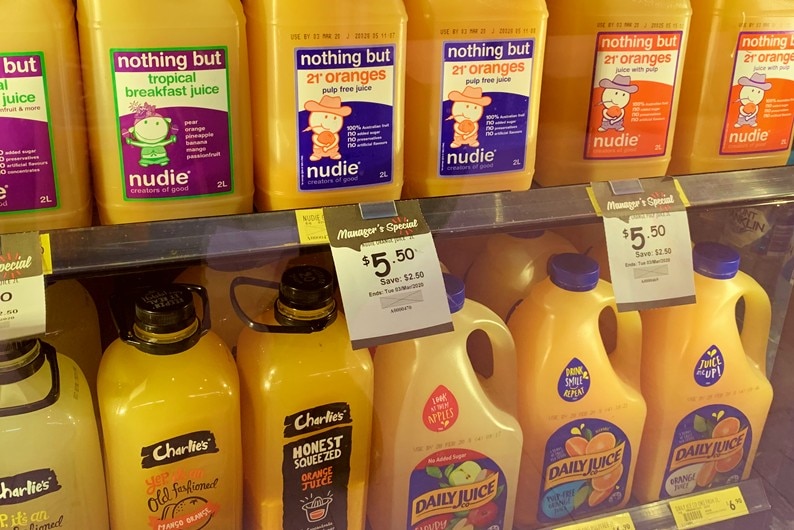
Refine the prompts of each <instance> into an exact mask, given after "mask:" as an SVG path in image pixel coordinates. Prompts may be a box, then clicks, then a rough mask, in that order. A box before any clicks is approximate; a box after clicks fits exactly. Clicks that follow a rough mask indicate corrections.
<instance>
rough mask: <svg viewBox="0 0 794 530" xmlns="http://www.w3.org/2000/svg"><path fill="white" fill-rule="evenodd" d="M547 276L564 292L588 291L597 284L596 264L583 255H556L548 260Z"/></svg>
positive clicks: (569, 253)
mask: <svg viewBox="0 0 794 530" xmlns="http://www.w3.org/2000/svg"><path fill="white" fill-rule="evenodd" d="M549 276H550V277H551V281H552V282H553V283H554V285H556V286H558V287H561V288H563V289H565V290H566V291H575V292H583V291H590V290H592V289H595V286H596V285H597V284H598V262H597V261H596V260H594V259H593V258H591V257H589V256H585V255H584V254H574V253H571V252H568V253H565V254H557V255H555V256H553V257H552V258H551V259H550V260H549Z"/></svg>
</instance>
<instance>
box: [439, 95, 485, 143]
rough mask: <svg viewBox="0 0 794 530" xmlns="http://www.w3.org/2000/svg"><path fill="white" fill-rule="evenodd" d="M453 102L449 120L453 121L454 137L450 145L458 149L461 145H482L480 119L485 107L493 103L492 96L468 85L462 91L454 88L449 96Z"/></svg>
mask: <svg viewBox="0 0 794 530" xmlns="http://www.w3.org/2000/svg"><path fill="white" fill-rule="evenodd" d="M447 97H448V98H449V100H450V101H451V102H452V107H451V108H450V115H449V116H448V117H447V118H446V119H447V120H454V121H453V137H452V143H450V144H449V146H450V147H452V148H453V149H456V148H458V147H460V146H461V145H468V146H471V147H478V146H479V145H480V141H479V139H478V137H479V134H478V133H479V131H480V126H479V123H478V122H479V121H480V118H482V115H483V112H484V111H485V107H486V106H488V105H490V104H491V97H490V96H484V95H483V93H482V89H481V88H474V87H472V86H467V87H466V88H464V89H463V91H462V92H459V91H457V90H453V91H452V92H450V93H449V95H448V96H447Z"/></svg>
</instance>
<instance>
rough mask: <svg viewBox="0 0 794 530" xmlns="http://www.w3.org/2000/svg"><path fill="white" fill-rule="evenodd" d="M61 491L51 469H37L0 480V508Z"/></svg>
mask: <svg viewBox="0 0 794 530" xmlns="http://www.w3.org/2000/svg"><path fill="white" fill-rule="evenodd" d="M59 489H61V485H60V484H58V477H57V476H56V475H55V471H53V470H52V469H37V470H35V471H28V472H26V473H21V474H19V475H14V476H12V477H3V478H0V506H4V505H9V504H19V503H23V502H27V501H29V500H32V499H36V498H38V497H42V496H44V495H47V494H48V493H53V492H55V491H58V490H59Z"/></svg>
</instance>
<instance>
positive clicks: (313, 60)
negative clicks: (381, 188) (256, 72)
mask: <svg viewBox="0 0 794 530" xmlns="http://www.w3.org/2000/svg"><path fill="white" fill-rule="evenodd" d="M395 50H396V48H395V46H394V45H387V46H352V47H340V48H297V49H296V50H295V99H296V103H297V106H298V108H297V109H296V116H297V131H298V189H299V190H300V191H315V190H334V189H345V188H350V187H354V186H367V185H372V184H386V183H389V182H391V181H392V179H393V178H394V175H393V171H394V167H393V166H394V143H393V142H394V134H395V131H394V83H395V77H394V68H395Z"/></svg>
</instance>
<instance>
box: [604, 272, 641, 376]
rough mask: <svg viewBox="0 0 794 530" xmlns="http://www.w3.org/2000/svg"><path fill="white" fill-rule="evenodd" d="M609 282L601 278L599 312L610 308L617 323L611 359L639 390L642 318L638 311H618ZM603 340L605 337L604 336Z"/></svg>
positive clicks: (610, 354)
mask: <svg viewBox="0 0 794 530" xmlns="http://www.w3.org/2000/svg"><path fill="white" fill-rule="evenodd" d="M609 285H610V284H609V282H607V281H605V280H600V281H599V282H598V287H597V288H599V289H602V290H603V303H602V305H601V308H600V309H599V313H600V312H601V311H603V310H604V309H606V308H610V309H611V310H612V311H613V312H614V314H615V321H616V323H617V330H616V333H617V340H616V342H615V349H614V350H613V351H612V352H609V361H610V363H611V364H612V366H613V368H614V369H615V371H616V372H618V373H619V374H620V375H622V376H623V378H624V379H625V380H626V382H627V383H629V384H630V385H631V386H632V387H634V389H636V390H637V391H639V390H640V361H641V358H640V355H641V353H642V320H641V318H640V314H639V312H638V311H624V312H622V313H621V312H618V306H617V304H616V303H615V294H614V292H613V291H612V289H611V287H609V288H606V287H607V286H609ZM602 340H603V338H602Z"/></svg>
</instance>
